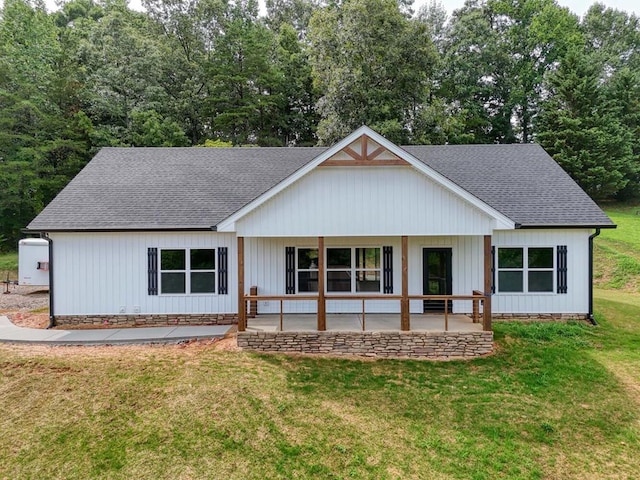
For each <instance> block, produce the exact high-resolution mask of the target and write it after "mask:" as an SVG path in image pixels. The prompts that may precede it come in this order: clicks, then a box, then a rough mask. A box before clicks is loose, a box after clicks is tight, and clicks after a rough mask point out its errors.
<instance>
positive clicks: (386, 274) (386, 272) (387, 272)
mask: <svg viewBox="0 0 640 480" xmlns="http://www.w3.org/2000/svg"><path fill="white" fill-rule="evenodd" d="M382 291H383V292H384V293H393V247H382Z"/></svg>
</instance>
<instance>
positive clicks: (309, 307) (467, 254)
mask: <svg viewBox="0 0 640 480" xmlns="http://www.w3.org/2000/svg"><path fill="white" fill-rule="evenodd" d="M401 242H402V241H401V237H344V238H337V237H325V248H331V247H380V248H382V247H385V246H391V247H392V248H393V289H394V292H393V294H394V295H400V294H401V292H402V243H401ZM317 245H318V244H317V238H314V237H309V238H295V237H294V238H247V239H245V279H246V282H247V285H256V286H257V287H258V293H259V294H260V295H283V294H284V292H285V262H286V260H285V248H286V247H288V246H293V247H297V248H317ZM423 248H451V249H452V269H453V278H452V281H453V285H452V289H453V293H454V294H458V295H471V293H472V291H473V290H481V289H482V286H483V281H484V280H483V271H484V270H483V263H482V262H483V259H484V254H483V237H481V236H464V237H440V236H438V237H410V238H409V252H408V253H409V257H408V264H409V294H411V295H421V294H422V282H423V266H422V252H423ZM331 295H339V294H331ZM422 308H423V306H422V302H421V301H412V302H411V312H412V313H422ZM279 309H280V305H279V302H277V301H261V302H260V303H259V304H258V312H259V313H278V312H279V311H280V310H279ZM316 310H317V303H316V302H315V301H305V300H292V301H285V302H284V311H285V312H286V313H315V312H316ZM454 310H455V311H459V312H467V311H468V312H470V311H471V302H465V301H460V302H456V303H455V304H454ZM361 311H362V302H361V301H360V300H327V312H328V313H360V312H361ZM366 311H367V312H369V313H399V312H400V302H399V300H368V301H367V302H366Z"/></svg>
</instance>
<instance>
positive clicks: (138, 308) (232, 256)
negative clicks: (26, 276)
mask: <svg viewBox="0 0 640 480" xmlns="http://www.w3.org/2000/svg"><path fill="white" fill-rule="evenodd" d="M50 236H51V238H52V239H53V244H54V247H53V257H54V259H53V261H54V264H55V267H54V269H53V272H54V290H55V314H56V315H121V314H130V315H133V314H137V313H140V314H165V313H176V314H178V313H234V312H237V311H238V297H237V294H236V292H237V285H238V278H237V273H236V272H237V253H236V252H237V243H236V237H235V235H233V234H228V233H225V234H222V233H215V232H176V233H165V232H131V233H127V232H118V233H52V234H51V235H50ZM153 247H157V248H158V249H159V250H160V249H162V248H166V249H173V248H175V249H181V248H215V249H217V248H218V247H227V248H228V286H229V289H228V294H226V295H218V294H217V293H216V294H198V295H162V294H158V295H149V294H148V284H147V277H148V259H147V249H148V248H153ZM216 266H217V265H216ZM216 289H217V278H216ZM122 310H124V311H122Z"/></svg>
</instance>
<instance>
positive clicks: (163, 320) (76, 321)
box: [56, 313, 238, 327]
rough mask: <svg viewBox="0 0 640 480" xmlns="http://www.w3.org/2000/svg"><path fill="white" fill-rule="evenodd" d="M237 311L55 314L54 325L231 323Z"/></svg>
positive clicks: (236, 316) (235, 318)
mask: <svg viewBox="0 0 640 480" xmlns="http://www.w3.org/2000/svg"><path fill="white" fill-rule="evenodd" d="M236 323H238V314H237V313H201V314H193V313H191V314H186V313H185V314H141V315H56V326H59V327H62V326H66V325H102V326H105V325H108V326H113V327H142V326H144V327H149V326H166V325H170V326H172V325H233V324H236Z"/></svg>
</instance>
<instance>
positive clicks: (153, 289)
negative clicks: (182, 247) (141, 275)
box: [147, 247, 158, 295]
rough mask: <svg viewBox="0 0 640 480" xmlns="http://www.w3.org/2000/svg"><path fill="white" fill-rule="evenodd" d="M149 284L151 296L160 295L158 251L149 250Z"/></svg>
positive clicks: (155, 249) (154, 249)
mask: <svg viewBox="0 0 640 480" xmlns="http://www.w3.org/2000/svg"><path fill="white" fill-rule="evenodd" d="M147 284H148V293H149V295H158V249H157V248H155V247H153V248H147Z"/></svg>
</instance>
